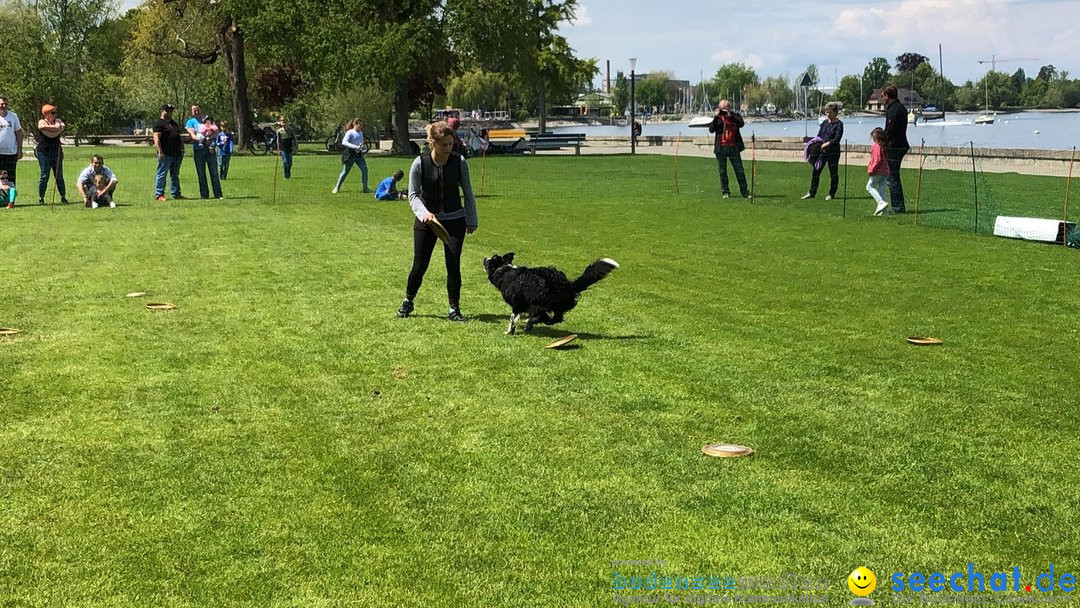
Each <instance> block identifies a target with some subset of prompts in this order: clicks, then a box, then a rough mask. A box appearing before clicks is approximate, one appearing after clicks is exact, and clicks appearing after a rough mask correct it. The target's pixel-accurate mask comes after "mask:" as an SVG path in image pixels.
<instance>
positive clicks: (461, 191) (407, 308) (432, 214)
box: [397, 122, 477, 321]
mask: <svg viewBox="0 0 1080 608" xmlns="http://www.w3.org/2000/svg"><path fill="white" fill-rule="evenodd" d="M427 141H428V147H429V148H431V152H430V154H421V155H420V156H419V157H417V159H416V160H414V161H413V164H412V168H411V169H410V170H409V205H410V206H412V211H413V215H415V216H416V219H415V221H414V222H413V261H412V269H411V270H410V271H409V280H408V283H407V284H406V286H405V300H404V301H403V302H402V303H401V308H399V309H398V311H397V316H399V317H408V316H409V315H410V314H412V311H413V299H414V298H415V297H416V294H417V292H418V291H420V284H421V283H423V281H424V273H425V272H427V267H428V264H429V263H430V262H431V254H432V252H433V251H434V250H435V243H437V242H438V240H439V237H437V236H436V235H435V233H434V232H432V231H431V228H430V223H431V221H432V220H435V219H438V221H439V222H440V223H442V225H443V226H444V227H445V228H446V231H447V232H448V233H450V243H448V244H447V243H444V244H443V255H444V256H445V258H446V293H447V296H448V299H449V301H450V312H449V314H448V315H447V319H449V320H451V321H464V320H465V317H464V316H463V315H462V314H461V306H460V300H461V249H462V247H463V246H464V244H465V235H466V234H472V233H474V232H476V227H477V217H476V198H475V197H474V196H473V191H472V184H471V183H470V182H469V165H468V164H467V163H466V162H465V159H464V158H463V157H461V155H459V154H454V153H452V152H451V149H452V148H453V147H454V130H453V129H452V128H450V125H449V124H447V123H445V122H437V123H434V124H431V125H429V126H428V137H427Z"/></svg>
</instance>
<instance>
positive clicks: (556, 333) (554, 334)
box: [468, 313, 652, 349]
mask: <svg viewBox="0 0 1080 608" xmlns="http://www.w3.org/2000/svg"><path fill="white" fill-rule="evenodd" d="M468 320H470V321H479V322H481V323H491V324H498V325H501V326H503V327H505V326H507V325H509V323H510V315H508V314H507V315H493V314H490V313H481V314H478V315H470V316H469V317H468ZM570 334H577V337H578V339H581V340H646V339H648V338H651V337H652V336H635V335H629V336H605V335H603V334H590V333H586V332H580V331H574V330H572V329H569V328H567V327H566V324H565V323H562V324H560V325H559V326H558V327H550V326H547V325H535V326H533V328H532V331H529V332H526V331H525V321H524V320H521V321H518V326H517V335H520V336H539V337H542V338H551V339H552V340H554V339H556V338H562V337H564V336H568V335H570ZM563 348H564V349H565V348H567V347H563Z"/></svg>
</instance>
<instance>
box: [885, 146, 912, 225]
mask: <svg viewBox="0 0 1080 608" xmlns="http://www.w3.org/2000/svg"><path fill="white" fill-rule="evenodd" d="M905 154H907V150H902V149H900V148H886V149H885V162H886V163H888V165H889V177H886V178H885V183H886V184H888V186H889V199H890V201H891V202H892V210H893V212H894V213H903V212H904V211H905V208H904V184H902V183H900V163H901V162H903V161H904V155H905Z"/></svg>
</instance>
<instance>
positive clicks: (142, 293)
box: [124, 291, 146, 298]
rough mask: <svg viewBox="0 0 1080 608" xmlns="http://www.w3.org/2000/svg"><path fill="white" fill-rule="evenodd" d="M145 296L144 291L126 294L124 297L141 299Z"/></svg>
mask: <svg viewBox="0 0 1080 608" xmlns="http://www.w3.org/2000/svg"><path fill="white" fill-rule="evenodd" d="M145 295H146V292H145V291H133V292H131V293H129V294H126V295H125V296H124V297H127V298H141V297H143V296H145Z"/></svg>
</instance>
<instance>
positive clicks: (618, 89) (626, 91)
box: [611, 72, 630, 114]
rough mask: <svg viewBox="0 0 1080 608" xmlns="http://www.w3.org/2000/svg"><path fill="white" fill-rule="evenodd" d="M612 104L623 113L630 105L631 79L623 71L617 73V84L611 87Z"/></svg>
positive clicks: (617, 111) (617, 110)
mask: <svg viewBox="0 0 1080 608" xmlns="http://www.w3.org/2000/svg"><path fill="white" fill-rule="evenodd" d="M611 105H613V106H615V112H616V113H618V114H622V113H623V112H625V111H626V109H627V108H628V107H630V80H629V79H628V78H627V77H626V76H625V75H624V74H623V73H622V72H616V73H615V85H614V86H612V87H611Z"/></svg>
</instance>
